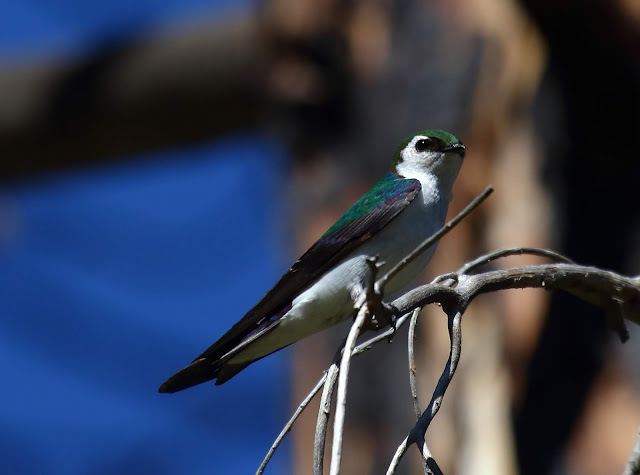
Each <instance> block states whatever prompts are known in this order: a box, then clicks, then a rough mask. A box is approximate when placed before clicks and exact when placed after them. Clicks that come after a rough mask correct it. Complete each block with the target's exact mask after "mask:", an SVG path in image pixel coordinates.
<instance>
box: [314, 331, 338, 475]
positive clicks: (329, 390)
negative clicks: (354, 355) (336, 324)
mask: <svg viewBox="0 0 640 475" xmlns="http://www.w3.org/2000/svg"><path fill="white" fill-rule="evenodd" d="M342 347H344V343H343V345H342ZM339 358H340V351H338V353H337V354H336V357H335V358H334V360H333V363H331V366H330V367H329V369H328V370H327V372H326V373H325V374H326V375H327V378H326V381H325V383H324V389H323V390H322V399H321V400H320V408H319V409H318V419H317V420H316V435H315V437H314V441H313V473H314V475H322V474H323V471H324V445H325V441H326V440H327V427H328V426H329V414H331V398H332V397H333V391H334V389H335V387H336V381H337V379H338V359H339Z"/></svg>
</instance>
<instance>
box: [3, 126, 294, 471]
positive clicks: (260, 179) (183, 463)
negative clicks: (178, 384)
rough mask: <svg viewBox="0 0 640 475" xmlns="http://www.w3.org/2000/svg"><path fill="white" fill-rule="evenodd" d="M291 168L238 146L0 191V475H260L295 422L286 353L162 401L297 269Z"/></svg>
mask: <svg viewBox="0 0 640 475" xmlns="http://www.w3.org/2000/svg"><path fill="white" fill-rule="evenodd" d="M285 171H286V162H285V160H284V156H283V152H282V150H281V149H280V148H279V147H277V146H275V145H274V144H273V143H272V142H269V141H266V140H261V139H257V138H255V137H254V138H251V137H250V136H242V137H236V138H235V139H230V140H226V141H224V142H222V143H216V144H211V145H204V146H199V147H194V148H191V149H185V150H176V151H172V152H164V153H161V154H160V153H157V154H154V155H153V156H148V157H145V158H144V159H143V160H140V161H134V162H118V163H117V164H116V165H110V166H106V165H105V166H102V167H100V168H95V169H91V170H80V171H71V172H63V173H59V174H57V175H53V176H48V177H44V178H38V179H36V180H31V181H28V182H24V183H21V184H16V185H14V186H11V187H9V188H5V189H3V190H1V192H0V374H1V377H2V383H0V384H1V392H0V394H1V395H0V473H3V474H22V473H25V474H32V473H42V474H44V473H46V474H57V473H64V474H99V473H105V474H106V473H109V474H113V473H119V474H124V473H131V474H133V473H135V474H143V473H145V474H146V473H149V474H151V473H153V474H163V473H167V474H177V473H180V474H192V473H193V474H196V473H203V474H204V473H206V474H212V473H224V474H233V473H252V472H253V471H255V469H256V468H257V465H258V464H259V462H260V460H261V458H262V456H263V455H264V454H265V453H266V450H267V449H268V447H269V445H270V443H271V442H272V440H273V438H274V437H275V435H276V434H277V433H278V432H279V429H280V427H281V425H282V424H283V422H284V421H285V420H286V417H287V405H288V402H289V395H288V389H287V371H286V365H284V364H283V363H284V358H285V357H286V350H285V352H280V353H278V354H276V355H273V356H271V357H269V358H266V359H265V360H262V361H261V362H259V363H256V364H255V365H253V366H251V367H249V368H248V369H246V370H245V371H244V372H243V373H241V374H240V375H238V376H237V377H236V378H235V379H233V380H232V381H230V382H229V383H227V384H225V385H223V386H219V387H215V386H213V385H212V384H206V385H203V386H199V387H197V388H192V389H190V390H188V391H184V392H182V393H178V394H175V395H166V394H158V393H156V390H157V387H158V385H159V384H160V383H162V382H163V381H164V380H165V379H166V378H167V377H168V376H169V375H170V374H171V373H172V372H174V371H177V370H179V369H180V368H181V367H182V366H183V365H185V364H187V363H189V362H190V361H191V359H193V358H194V357H195V356H197V355H198V354H199V352H200V351H202V350H204V349H205V348H206V347H207V346H208V345H209V344H211V343H212V342H213V341H214V340H215V339H216V338H217V337H218V336H220V335H221V334H222V333H223V332H224V331H226V330H227V329H228V328H229V327H230V326H231V325H232V324H233V323H234V322H235V321H236V320H237V319H238V318H240V317H241V316H242V315H243V314H244V312H245V311H246V310H248V309H249V308H250V307H251V306H252V305H253V304H254V303H255V302H256V301H257V299H259V298H260V297H261V296H262V294H263V293H264V292H265V291H266V290H268V288H269V287H270V285H271V284H273V282H275V280H276V279H277V277H278V276H279V275H280V273H281V272H282V271H283V270H284V269H285V268H286V267H287V264H289V262H288V261H289V259H288V256H287V251H286V250H287V249H288V246H287V242H286V241H285V240H283V236H282V234H283V232H282V229H283V228H284V226H283V222H282V219H277V217H279V216H282V215H283V214H282V210H283V200H282V198H283V188H284V187H283V180H284V178H283V176H284V175H285V173H284V172H285ZM285 453H286V452H285ZM274 462H275V464H274V466H273V467H272V471H271V473H287V470H288V468H287V467H288V466H289V460H288V458H287V457H286V456H285V455H284V454H281V455H280V456H278V457H277V458H276V459H275V460H274Z"/></svg>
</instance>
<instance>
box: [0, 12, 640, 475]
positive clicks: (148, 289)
mask: <svg viewBox="0 0 640 475" xmlns="http://www.w3.org/2000/svg"><path fill="white" fill-rule="evenodd" d="M0 13H1V14H0V342H1V343H0V371H1V372H2V380H3V383H2V386H3V387H2V391H1V394H2V395H1V396H0V455H1V456H0V467H1V469H0V471H2V473H8V474H32V473H55V474H58V473H60V474H85V473H96V474H97V473H158V474H162V473H166V474H175V473H189V474H191V473H193V474H197V473H252V471H255V469H256V468H257V466H258V465H259V463H260V461H261V459H262V457H263V456H264V455H265V454H266V452H267V450H268V448H269V446H270V444H271V442H272V441H273V439H274V438H275V436H276V435H277V433H278V432H279V431H280V428H281V427H282V425H283V424H284V423H285V421H286V420H287V418H288V417H289V414H290V412H291V411H292V410H293V408H295V407H296V406H297V404H298V402H299V401H300V400H301V399H302V397H303V396H304V395H305V394H306V393H307V392H308V391H309V390H310V389H311V388H312V387H313V385H314V384H315V381H317V379H318V378H319V377H320V376H321V374H322V371H323V370H324V369H325V368H326V367H327V365H328V363H329V362H330V360H331V358H332V355H333V353H334V351H335V349H336V347H337V342H338V341H339V339H340V338H341V336H342V335H344V334H345V332H346V330H347V327H345V326H342V327H339V328H337V329H335V330H334V331H331V332H327V334H321V335H316V336H314V337H312V338H309V339H307V340H305V341H304V342H303V343H299V344H297V345H294V346H293V347H290V348H288V349H286V350H284V351H281V352H279V353H277V354H276V355H273V356H270V357H269V358H266V359H264V360H262V361H260V362H259V363H257V364H255V365H252V366H250V367H249V368H248V369H246V370H245V371H243V372H242V373H241V374H240V375H238V376H237V377H236V378H234V379H233V380H232V381H231V382H229V383H228V384H225V385H223V386H220V387H214V386H213V385H211V384H207V385H202V386H199V387H197V388H194V389H191V390H189V391H185V392H182V393H179V394H176V395H173V396H168V395H159V394H157V393H156V390H157V387H158V385H159V384H160V383H161V382H163V381H164V380H165V379H166V377H168V376H169V375H170V374H172V373H173V372H175V371H176V370H178V369H180V368H182V367H183V366H184V365H185V364H186V363H188V362H189V361H191V360H192V359H193V358H194V357H195V356H196V355H198V354H199V353H200V352H201V351H202V350H204V349H205V348H206V347H207V346H208V345H209V344H211V343H212V342H213V341H214V340H215V339H216V338H218V337H219V336H220V335H221V334H222V333H223V332H224V331H226V330H227V329H228V328H229V327H230V326H231V325H232V324H233V323H234V322H235V321H236V320H238V319H239V318H240V317H241V316H242V315H243V314H244V313H245V312H246V311H247V310H248V309H249V308H250V307H251V306H252V305H253V304H254V303H255V302H256V301H257V300H258V299H259V298H260V297H261V296H262V295H263V294H264V292H266V291H267V290H268V289H269V287H270V286H271V285H272V284H273V283H274V282H275V281H276V279H277V278H278V277H279V275H280V274H281V273H282V272H283V271H285V270H286V269H287V268H288V267H289V265H290V264H291V263H292V262H293V260H295V258H296V257H297V256H298V255H299V254H300V253H301V252H302V251H304V250H305V249H306V248H307V247H308V246H309V245H310V244H312V243H313V242H314V241H315V240H316V239H317V238H318V237H319V236H320V235H321V234H322V233H323V232H324V230H325V229H326V228H327V227H328V226H329V225H331V224H332V223H333V221H334V220H335V219H336V218H337V217H338V216H339V215H340V214H341V213H342V212H343V211H344V210H345V209H346V208H347V207H348V206H349V205H350V204H351V203H352V202H353V201H355V200H356V199H357V198H358V197H359V196H360V195H361V194H362V192H364V191H365V190H366V189H367V188H368V187H370V186H371V185H372V184H373V183H374V182H375V181H376V180H377V178H378V177H379V176H380V175H382V174H383V173H384V171H385V170H386V169H387V167H388V165H389V162H390V160H391V157H392V154H393V151H394V150H395V147H396V144H397V143H398V142H399V141H400V140H401V139H402V138H403V137H404V136H407V135H411V134H412V133H413V132H415V131H416V130H420V129H423V128H426V127H439V128H444V129H446V130H449V131H451V132H453V133H454V134H456V135H457V136H458V137H460V138H461V139H462V140H463V141H464V142H465V144H466V146H467V158H466V160H465V164H464V167H463V170H462V172H461V175H460V178H459V179H458V182H457V184H456V187H455V189H454V193H455V197H454V201H453V203H452V205H451V208H450V213H452V214H453V213H456V212H458V211H459V210H460V209H461V208H462V207H463V206H464V205H465V204H466V203H467V202H468V201H469V200H470V199H471V198H472V197H473V196H475V195H476V194H477V193H478V192H480V191H481V190H482V188H484V186H486V185H487V184H489V183H491V184H493V185H494V187H495V188H496V192H495V193H494V195H493V196H492V197H491V199H490V200H489V201H488V202H487V203H486V204H484V205H483V206H482V207H481V208H480V209H479V210H477V211H476V212H475V213H474V214H473V215H472V216H471V217H470V218H469V219H467V220H465V221H464V222H463V223H462V224H461V225H460V226H459V227H457V228H456V229H455V230H454V231H453V232H452V233H451V234H449V235H448V236H447V237H446V238H445V239H444V240H443V242H441V243H440V248H439V252H438V253H437V255H436V257H435V258H434V261H433V263H432V265H431V266H430V267H429V269H428V270H427V273H425V275H424V280H426V279H429V278H431V277H433V276H434V275H437V274H439V273H444V272H449V271H452V270H454V269H456V268H458V267H459V266H460V265H461V264H462V263H464V262H465V261H466V260H469V259H471V258H473V257H475V256H477V255H478V254H480V253H482V252H485V251H488V250H493V249H496V248H499V247H507V246H542V247H549V248H552V249H555V250H558V251H561V252H563V253H565V254H566V255H568V256H569V257H571V258H572V259H575V260H576V261H578V262H580V263H584V264H590V265H597V266H601V267H604V268H606V269H612V270H616V271H618V272H621V273H623V274H628V275H637V274H640V213H639V212H638V206H637V204H638V182H639V180H640V157H639V156H638V152H637V148H636V146H635V143H634V141H635V140H636V139H637V137H638V130H640V113H639V112H638V111H639V110H640V2H639V1H638V0H583V1H577V0H555V1H548V0H447V1H445V0H422V1H417V0H415V1H412V0H398V1H391V0H360V1H339V0H321V1H317V0H316V1H312V0H272V1H263V2H257V1H253V2H249V1H245V2H231V1H228V0H181V1H179V0H144V1H138V2H133V3H132V2H124V1H121V0H115V1H114V0H112V1H109V2H106V1H97V2H84V3H83V2H76V1H72V0H48V1H46V2H44V1H39V0H19V1H18V0H0ZM535 262H541V261H539V260H537V259H534V258H524V257H523V258H517V259H516V258H513V259H511V260H510V261H508V262H506V263H502V265H517V264H525V263H535ZM630 330H631V340H630V342H629V343H627V344H626V345H624V346H622V345H621V344H620V342H619V341H618V340H617V339H616V337H615V334H614V333H613V332H611V331H610V330H609V329H608V328H607V325H606V323H605V321H604V318H603V315H602V314H601V312H600V311H599V310H597V309H593V308H591V307H589V306H586V305H584V304H581V303H580V302H579V301H577V300H575V299H572V298H570V297H566V296H563V295H559V294H548V293H546V292H544V291H533V290H532V291H510V292H504V293H501V294H497V295H491V296H485V297H483V298H481V299H478V300H477V301H476V302H475V303H474V304H473V305H472V306H471V308H470V309H469V311H468V312H467V314H466V315H465V322H464V325H463V336H464V346H463V352H462V359H461V363H460V369H459V372H458V374H457V376H456V378H455V379H454V381H453V383H452V385H451V387H450V390H449V392H448V394H447V397H446V398H445V401H444V405H443V407H442V410H441V411H440V413H439V414H438V417H437V418H436V420H435V422H434V425H433V426H432V428H431V429H430V431H429V433H428V437H427V440H428V442H429V443H430V448H431V450H432V452H433V453H434V455H435V457H436V459H437V460H438V462H439V464H440V466H441V467H442V468H443V470H444V471H445V473H462V474H518V473H520V474H523V475H527V474H547V473H548V474H577V473H579V474H602V473H620V472H621V471H622V469H623V467H624V465H625V463H626V459H627V457H628V455H629V453H630V451H631V448H632V446H633V443H634V439H635V436H636V434H637V431H638V427H639V426H640V388H639V382H640V371H639V370H638V368H639V367H640V366H639V365H638V361H639V360H640V344H639V343H638V339H639V338H640V332H639V331H638V329H637V328H630ZM405 338H406V330H403V331H401V332H399V334H398V335H397V336H396V338H395V340H394V344H393V345H380V346H378V347H376V348H375V349H374V350H372V351H370V352H369V353H367V354H365V355H364V356H362V357H360V358H358V359H357V360H355V361H354V371H353V372H352V375H353V376H352V380H351V388H352V389H350V391H351V392H350V396H349V408H348V418H347V424H348V425H347V428H346V440H345V444H346V449H345V453H344V460H343V471H344V473H381V472H383V470H385V469H386V466H387V464H388V462H389V460H390V458H391V455H392V454H393V451H394V450H395V448H396V446H397V445H398V444H399V443H400V441H401V440H402V438H403V437H404V435H406V432H407V430H408V429H409V428H410V427H411V426H412V425H413V418H412V409H411V401H410V397H409V390H408V371H407V369H406V368H407V365H406V344H405V341H406V340H405ZM418 348H419V349H418V361H417V366H418V374H419V382H420V386H421V387H420V392H421V397H422V404H423V405H424V404H425V403H426V402H427V401H428V399H429V397H430V394H431V391H432V389H433V387H434V384H435V381H436V380H437V378H438V376H439V374H440V371H441V370H442V367H443V365H444V363H445V361H446V355H447V349H448V337H447V332H446V320H445V318H443V314H442V312H441V311H440V310H439V309H437V308H429V309H425V311H424V315H423V316H422V319H421V321H420V324H419V340H418ZM316 410H317V401H316V402H315V404H314V405H312V406H311V408H310V410H308V412H307V413H306V414H305V415H304V416H303V417H302V418H301V419H300V421H299V423H298V424H297V426H296V428H295V429H294V431H293V432H292V433H291V434H290V436H288V438H287V440H286V442H285V444H284V446H283V447H281V448H280V449H279V451H278V452H277V454H276V456H275V458H274V460H272V462H271V465H270V466H269V468H268V472H269V473H278V474H280V473H308V472H309V471H310V467H311V454H312V441H313V429H314V426H315V418H316ZM402 469H403V473H407V474H413V473H422V472H421V470H422V469H421V465H420V462H419V458H418V454H417V451H416V450H412V451H410V452H409V456H408V460H407V461H405V462H403V465H402Z"/></svg>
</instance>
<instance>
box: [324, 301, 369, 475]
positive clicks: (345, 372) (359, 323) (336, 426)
mask: <svg viewBox="0 0 640 475" xmlns="http://www.w3.org/2000/svg"><path fill="white" fill-rule="evenodd" d="M368 317H369V312H368V304H367V303H366V302H365V304H364V305H363V306H362V307H361V308H360V310H359V311H358V316H357V317H356V321H355V322H354V323H353V325H352V326H351V330H350V331H349V336H348V337H347V343H346V344H345V347H344V351H343V352H342V360H341V361H340V373H339V375H338V395H337V400H336V415H335V417H334V419H333V443H332V445H331V466H330V470H329V474H330V475H338V473H339V472H340V461H341V458H342V436H343V433H344V416H345V413H346V410H347V383H348V382H349V366H350V363H351V355H352V353H353V350H354V348H355V346H356V340H357V339H358V336H359V335H360V332H361V331H362V328H363V327H364V324H365V322H366V321H367V318H368Z"/></svg>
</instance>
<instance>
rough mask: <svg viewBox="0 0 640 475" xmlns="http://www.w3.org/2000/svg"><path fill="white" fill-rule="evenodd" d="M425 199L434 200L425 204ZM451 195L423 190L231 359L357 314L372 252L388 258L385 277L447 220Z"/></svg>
mask: <svg viewBox="0 0 640 475" xmlns="http://www.w3.org/2000/svg"><path fill="white" fill-rule="evenodd" d="M425 201H427V202H428V204H425ZM447 205H448V200H435V201H434V200H433V198H432V197H431V199H430V200H425V199H424V197H423V196H422V193H420V195H418V196H417V197H416V198H415V199H414V201H413V202H412V203H411V204H410V205H409V206H408V207H407V208H406V209H405V210H403V211H402V212H401V213H400V215H398V216H397V217H396V218H395V219H394V220H393V221H392V222H391V223H390V224H389V225H388V226H387V227H385V228H384V229H383V230H382V231H381V232H380V233H378V234H377V235H376V236H374V237H372V238H371V239H370V240H369V241H367V242H366V243H364V244H363V245H362V246H360V247H359V248H358V249H357V250H356V251H354V252H353V253H351V254H350V255H349V256H348V257H346V258H345V260H343V261H342V263H340V264H339V265H338V266H336V267H335V268H333V269H332V270H330V271H328V272H327V273H325V274H324V275H323V276H322V277H321V278H320V279H318V280H317V281H316V283H315V284H313V285H312V286H311V287H310V288H309V289H307V290H306V291H304V292H303V293H301V294H300V295H299V296H298V297H297V298H296V299H295V300H294V301H293V304H292V308H291V310H290V311H289V312H287V314H285V315H284V316H283V317H282V319H281V320H280V323H279V324H278V326H277V327H276V328H274V329H273V331H270V332H268V333H266V334H265V335H264V336H262V337H260V338H259V339H258V340H256V341H255V342H254V343H252V344H251V345H249V346H248V347H247V348H246V349H245V350H243V351H242V352H240V353H239V354H238V355H236V356H235V357H233V358H232V359H231V360H230V361H229V362H230V363H231V364H239V363H243V362H247V361H253V360H255V359H257V358H260V357H262V356H265V355H267V354H269V353H272V352H274V351H276V350H277V349H280V348H283V347H285V346H287V345H290V344H291V343H293V342H295V341H297V340H300V339H301V338H304V337H305V336H308V335H311V334H313V333H317V332H319V331H322V330H324V329H326V328H329V327H331V326H333V325H335V324H337V323H339V322H341V321H342V320H344V319H346V318H348V317H350V316H352V315H353V314H354V312H355V310H354V306H353V303H354V300H355V299H356V298H357V297H358V295H359V294H360V293H361V291H362V288H363V286H364V285H365V284H366V282H367V280H368V278H369V267H368V265H367V263H366V260H365V259H366V257H368V256H374V255H377V256H379V257H380V260H381V261H383V262H384V266H383V267H381V268H380V271H379V273H378V276H379V277H382V276H383V275H384V274H385V272H388V271H389V270H390V269H391V268H392V267H393V266H394V265H395V264H396V263H397V262H399V261H400V260H401V259H402V258H404V257H405V256H406V255H407V254H409V253H410V252H411V251H412V250H413V249H415V248H416V247H417V246H418V245H419V244H420V243H421V242H422V241H424V240H425V239H427V238H428V237H429V236H431V235H432V234H433V233H435V232H436V231H437V230H438V229H440V228H441V227H442V225H443V224H444V220H445V217H446V212H447ZM435 249H436V245H434V246H432V247H431V248H430V249H428V250H426V251H425V252H424V253H422V255H421V256H420V257H419V258H417V259H416V260H414V261H413V262H412V263H411V264H409V265H408V266H407V267H405V268H404V269H403V270H402V271H401V272H400V273H399V274H398V275H396V277H395V278H394V279H392V280H391V281H389V283H388V285H387V287H386V288H385V295H387V296H389V295H391V294H393V293H394V292H396V291H398V290H399V289H401V288H402V287H404V286H405V285H406V284H407V283H408V282H409V281H410V280H411V279H413V278H414V277H415V276H416V275H417V274H419V273H420V272H421V271H422V270H423V269H424V267H425V266H426V265H427V264H428V263H429V261H430V260H431V257H432V256H433V253H434V252H435Z"/></svg>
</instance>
